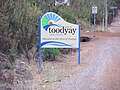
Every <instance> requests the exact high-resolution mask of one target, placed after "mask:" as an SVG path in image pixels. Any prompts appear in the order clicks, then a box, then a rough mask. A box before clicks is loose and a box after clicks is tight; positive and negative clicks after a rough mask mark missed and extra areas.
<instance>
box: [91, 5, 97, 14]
mask: <svg viewBox="0 0 120 90" xmlns="http://www.w3.org/2000/svg"><path fill="white" fill-rule="evenodd" d="M92 14H97V7H96V6H94V7H92Z"/></svg>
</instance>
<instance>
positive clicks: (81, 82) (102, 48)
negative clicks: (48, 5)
mask: <svg viewBox="0 0 120 90" xmlns="http://www.w3.org/2000/svg"><path fill="white" fill-rule="evenodd" d="M115 20H116V22H113V23H112V25H114V27H113V26H111V27H109V28H108V29H109V31H110V32H98V33H88V32H86V33H82V35H87V36H90V37H93V36H94V35H95V36H96V37H94V39H93V41H91V42H88V43H81V50H82V51H81V65H80V66H79V67H78V69H77V71H76V73H74V75H71V76H70V78H68V80H66V81H64V82H61V84H60V85H58V86H57V88H55V89H54V90H120V25H119V20H120V14H119V15H118V16H117V17H116V18H115ZM111 28H112V29H111ZM95 39H96V40H95Z"/></svg>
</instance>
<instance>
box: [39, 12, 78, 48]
mask: <svg viewBox="0 0 120 90" xmlns="http://www.w3.org/2000/svg"><path fill="white" fill-rule="evenodd" d="M79 38H80V27H79V25H76V24H71V23H68V22H66V21H65V20H63V19H62V18H61V17H60V16H59V15H57V14H55V13H53V12H48V13H46V14H45V15H43V17H42V18H41V47H42V48H78V47H79V42H78V41H79Z"/></svg>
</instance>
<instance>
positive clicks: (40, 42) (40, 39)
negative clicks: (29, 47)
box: [38, 12, 81, 67]
mask: <svg viewBox="0 0 120 90" xmlns="http://www.w3.org/2000/svg"><path fill="white" fill-rule="evenodd" d="M48 13H49V15H52V13H53V12H48ZM46 14H47V13H46ZM46 14H44V15H46ZM53 14H55V13H53ZM44 15H43V16H44ZM49 15H48V17H50V16H49ZM55 15H57V14H55ZM43 16H42V17H43ZM58 16H59V15H58ZM58 16H57V17H58ZM42 17H41V18H39V21H38V22H39V25H38V27H39V41H38V50H39V52H38V62H39V63H38V64H39V67H42V66H43V65H42V48H43V43H46V42H43V41H42V34H43V33H42V32H43V31H42V30H43V26H42ZM52 17H53V16H52ZM59 17H60V16H59ZM50 18H51V17H50ZM60 18H61V17H60ZM61 19H62V18H61ZM62 20H63V22H64V19H62ZM65 22H66V21H65ZM67 23H68V22H66V24H67ZM68 24H69V25H73V27H74V25H75V26H77V29H78V30H77V31H76V33H77V35H78V36H77V39H76V40H77V41H76V42H77V48H78V64H79V65H80V33H81V32H80V31H81V29H80V28H81V27H80V24H79V25H76V24H71V23H68ZM51 27H52V26H51ZM61 37H63V36H61ZM49 42H50V41H49ZM71 43H72V42H71ZM57 44H58V43H57ZM60 44H61V43H60ZM62 44H64V43H62ZM64 45H65V44H64ZM48 47H49V46H48ZM48 47H46V48H48ZM57 47H58V48H59V45H58V46H57ZM60 47H61V46H60ZM66 47H67V46H66ZM44 48H45V47H44ZM50 48H51V47H50ZM52 48H56V47H52ZM69 48H74V47H72V46H71V47H69Z"/></svg>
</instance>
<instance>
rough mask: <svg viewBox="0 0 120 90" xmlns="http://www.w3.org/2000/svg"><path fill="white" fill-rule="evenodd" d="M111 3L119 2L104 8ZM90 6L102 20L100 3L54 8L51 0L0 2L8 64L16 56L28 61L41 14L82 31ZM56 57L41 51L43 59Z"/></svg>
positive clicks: (80, 0)
mask: <svg viewBox="0 0 120 90" xmlns="http://www.w3.org/2000/svg"><path fill="white" fill-rule="evenodd" d="M115 1H119V0H114V1H113V0H108V7H109V6H110V5H112V4H114V3H115ZM93 5H96V6H98V16H99V17H102V13H103V11H102V10H103V0H71V5H70V6H64V5H63V6H56V7H55V6H54V0H1V2H0V37H2V38H4V39H5V41H9V42H8V44H7V45H8V47H9V48H8V49H9V59H10V61H11V62H13V61H14V60H15V58H16V57H17V56H18V55H19V54H20V53H22V54H25V55H27V57H29V55H28V54H29V53H28V52H29V50H31V49H32V47H37V41H38V18H39V17H40V16H42V15H43V13H45V12H48V11H53V12H56V13H58V14H59V15H60V16H62V17H63V18H64V19H65V20H66V21H68V22H71V23H79V22H82V23H83V24H84V26H85V27H86V26H87V25H88V24H89V25H90V20H91V18H92V14H91V8H92V6H93ZM3 44H4V42H3ZM3 50H4V49H3ZM50 54H51V55H50ZM59 54H60V52H59V50H58V49H43V55H44V57H45V59H46V58H50V57H53V58H54V57H56V56H58V55H59Z"/></svg>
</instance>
